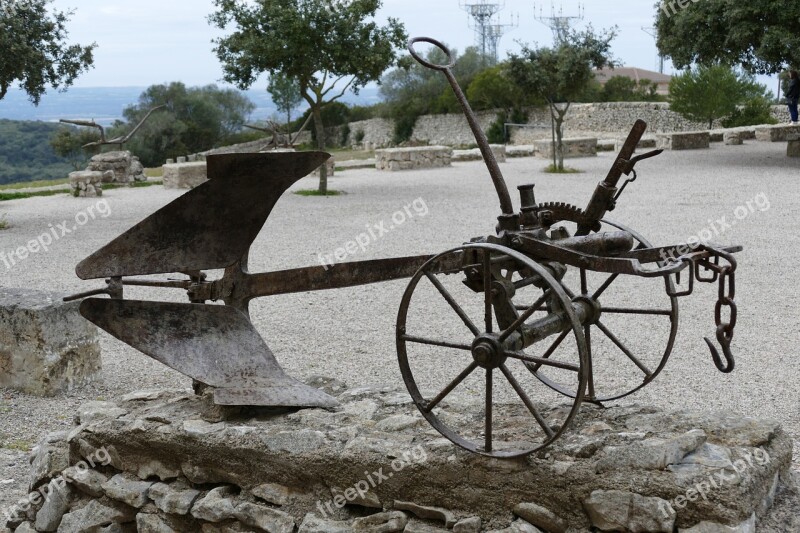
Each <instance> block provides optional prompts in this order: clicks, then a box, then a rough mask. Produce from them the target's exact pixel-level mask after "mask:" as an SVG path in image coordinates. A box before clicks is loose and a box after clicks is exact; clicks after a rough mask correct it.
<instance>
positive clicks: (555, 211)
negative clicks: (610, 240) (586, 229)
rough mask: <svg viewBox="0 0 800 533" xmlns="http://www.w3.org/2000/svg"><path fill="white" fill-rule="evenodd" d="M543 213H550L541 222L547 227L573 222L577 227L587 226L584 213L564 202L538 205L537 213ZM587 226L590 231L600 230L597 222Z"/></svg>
mask: <svg viewBox="0 0 800 533" xmlns="http://www.w3.org/2000/svg"><path fill="white" fill-rule="evenodd" d="M543 211H548V212H549V213H550V216H549V217H546V220H543V221H542V224H543V225H546V226H548V227H549V226H552V225H553V224H557V223H558V222H562V221H566V222H574V223H575V224H579V225H587V220H586V213H584V212H583V209H581V208H580V207H576V206H574V205H571V204H568V203H565V202H545V203H543V204H539V213H542V212H543ZM588 225H589V226H591V228H592V231H599V230H600V223H599V222H595V223H593V224H588Z"/></svg>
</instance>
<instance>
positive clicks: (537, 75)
mask: <svg viewBox="0 0 800 533" xmlns="http://www.w3.org/2000/svg"><path fill="white" fill-rule="evenodd" d="M615 35H616V34H615V31H614V30H612V31H609V32H604V33H602V34H595V33H594V30H593V29H592V28H591V27H589V28H588V29H587V30H585V31H582V32H578V31H572V32H571V33H570V34H569V35H568V37H567V38H566V39H565V40H564V41H563V42H561V43H559V44H558V46H557V47H556V48H546V47H543V48H529V47H528V46H525V47H524V48H523V49H522V52H521V53H520V54H519V55H517V54H512V55H511V56H510V59H509V62H508V72H509V76H510V78H511V79H512V80H513V81H514V83H516V84H517V85H518V86H519V87H520V88H521V89H522V90H523V91H526V92H527V93H530V94H536V95H539V96H541V97H542V98H544V99H545V100H546V101H547V103H548V105H549V107H550V115H551V117H552V119H553V126H554V137H555V141H556V143H555V146H556V149H555V150H554V158H553V165H554V167H555V168H556V169H557V170H558V171H563V170H564V145H563V138H564V127H563V126H564V117H565V116H566V114H567V112H568V111H569V108H570V105H571V104H572V103H573V102H575V101H577V99H578V98H580V96H581V95H582V94H584V93H585V92H586V89H587V87H589V86H590V85H591V83H592V81H593V80H594V72H593V69H596V68H603V67H606V66H613V60H612V58H611V41H612V40H613V39H614V37H615Z"/></svg>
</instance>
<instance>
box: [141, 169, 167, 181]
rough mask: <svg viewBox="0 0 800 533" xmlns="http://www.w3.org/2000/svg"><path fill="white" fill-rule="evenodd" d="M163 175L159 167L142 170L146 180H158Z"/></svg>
mask: <svg viewBox="0 0 800 533" xmlns="http://www.w3.org/2000/svg"><path fill="white" fill-rule="evenodd" d="M163 174H164V171H163V170H161V167H158V168H146V169H144V175H145V176H147V177H148V178H160V177H161V176H162V175H163Z"/></svg>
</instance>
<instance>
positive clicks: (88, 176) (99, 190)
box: [69, 170, 112, 198]
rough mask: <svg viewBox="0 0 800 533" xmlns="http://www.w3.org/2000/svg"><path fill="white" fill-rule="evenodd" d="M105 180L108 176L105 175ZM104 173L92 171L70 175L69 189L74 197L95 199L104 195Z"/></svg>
mask: <svg viewBox="0 0 800 533" xmlns="http://www.w3.org/2000/svg"><path fill="white" fill-rule="evenodd" d="M105 174H106V175H105V178H108V174H112V173H111V172H108V173H105ZM103 181H104V173H103V172H96V171H91V170H78V171H76V172H70V173H69V188H70V191H71V192H72V196H75V197H81V198H84V197H86V198H94V197H96V196H102V195H103Z"/></svg>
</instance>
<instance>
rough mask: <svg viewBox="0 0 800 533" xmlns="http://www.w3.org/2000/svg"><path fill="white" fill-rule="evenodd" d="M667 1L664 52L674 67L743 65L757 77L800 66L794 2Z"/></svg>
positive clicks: (661, 33)
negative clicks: (721, 64) (695, 64)
mask: <svg viewBox="0 0 800 533" xmlns="http://www.w3.org/2000/svg"><path fill="white" fill-rule="evenodd" d="M680 4H681V5H679V4H678V1H677V0H661V1H660V2H659V3H658V4H656V8H657V9H658V11H657V16H656V28H657V30H658V43H657V44H658V49H659V51H660V52H661V53H662V54H663V55H665V56H667V57H670V58H672V62H673V64H674V65H675V66H676V67H678V68H680V69H684V68H688V67H690V66H691V65H692V64H694V63H700V64H706V65H710V64H715V63H723V64H728V65H741V66H742V67H744V68H745V70H747V71H749V72H754V73H757V74H773V73H776V72H780V70H781V69H782V68H783V67H784V66H786V65H800V3H798V2H794V1H791V0H748V1H747V2H736V1H731V0H702V2H697V1H694V2H686V1H681V2H680Z"/></svg>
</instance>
